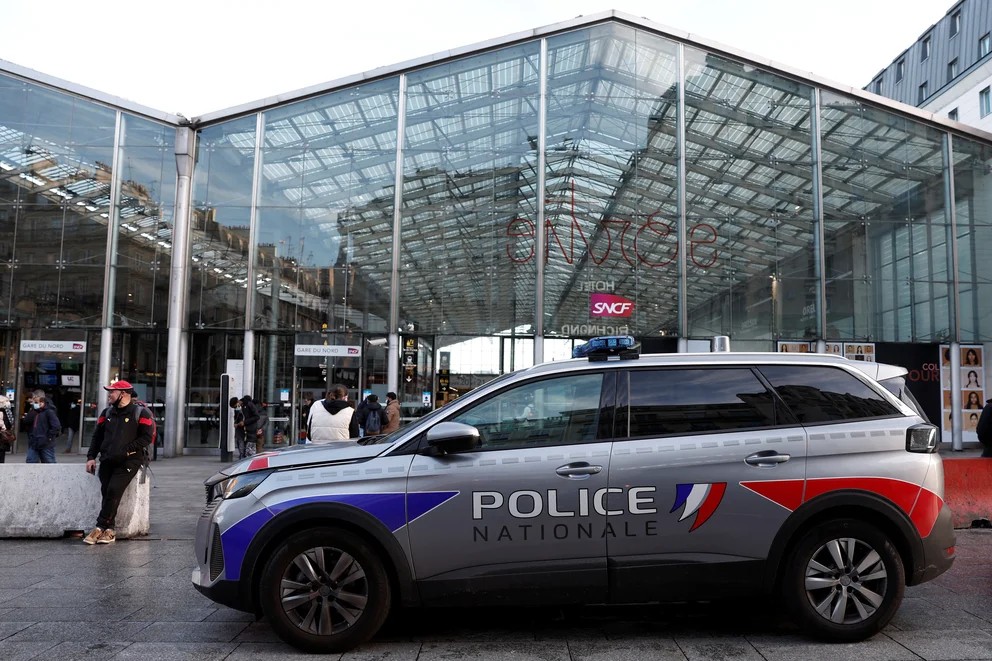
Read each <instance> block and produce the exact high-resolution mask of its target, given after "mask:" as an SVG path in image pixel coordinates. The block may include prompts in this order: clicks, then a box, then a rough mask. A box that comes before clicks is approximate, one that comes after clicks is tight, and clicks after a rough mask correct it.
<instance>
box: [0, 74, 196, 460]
mask: <svg viewBox="0 0 992 661" xmlns="http://www.w3.org/2000/svg"><path fill="white" fill-rule="evenodd" d="M174 140H175V127H174V126H170V125H167V124H165V123H163V122H159V121H153V120H150V119H147V118H144V117H139V116H136V115H133V114H130V113H127V112H123V111H119V110H116V109H113V108H110V107H108V106H106V105H103V104H100V103H96V102H94V101H90V100H87V99H83V98H80V97H77V96H75V95H72V94H68V93H65V92H61V91H57V90H53V89H49V88H46V87H44V86H42V85H38V84H34V83H32V82H28V81H25V80H21V79H17V78H14V77H12V76H6V75H0V264H2V266H3V268H0V323H2V324H3V325H5V326H7V327H8V328H10V330H9V331H8V332H5V333H4V343H5V352H6V351H10V353H9V354H5V355H6V356H7V359H6V360H5V361H4V364H3V373H2V374H0V381H2V383H3V390H4V392H5V393H8V392H9V393H10V394H15V393H16V396H15V401H16V402H20V401H23V399H24V397H25V396H26V395H27V394H28V393H30V391H31V390H34V389H36V388H40V389H42V390H44V391H46V393H47V394H48V397H49V399H50V400H51V401H52V402H53V404H54V406H55V407H56V409H57V411H58V413H59V415H60V417H62V418H63V422H64V424H69V421H70V419H71V420H73V421H76V422H79V421H80V420H81V422H82V426H81V427H80V432H81V434H80V436H79V439H80V440H81V441H82V445H83V446H85V445H86V444H87V443H88V440H89V437H90V434H91V433H92V424H93V422H94V421H95V419H96V416H97V414H98V413H99V411H100V410H101V409H102V407H103V406H104V405H105V403H106V402H105V395H106V393H105V392H104V391H103V390H102V389H101V388H100V387H99V386H100V385H101V384H100V383H99V363H100V357H101V354H104V355H106V354H109V363H110V371H111V374H110V376H111V377H112V378H118V377H119V378H126V379H128V380H130V381H131V382H132V383H133V384H134V385H135V387H136V390H137V391H138V395H139V397H141V398H142V399H143V400H147V401H149V402H150V403H153V404H154V400H155V399H161V398H162V397H164V393H163V392H162V387H163V386H164V379H165V369H166V364H165V363H166V352H165V351H164V350H162V346H163V344H162V343H163V342H164V338H165V332H166V328H167V318H168V304H169V297H168V291H169V273H170V268H171V259H170V256H171V249H172V245H171V240H172V223H173V220H174V209H173V205H174V203H175V181H176V176H175V159H174V156H173V144H174ZM107 293H109V296H108V295H106V294H107ZM107 327H109V328H112V329H114V332H113V334H112V335H111V341H110V344H109V346H104V345H103V343H102V340H103V338H102V336H101V332H100V330H101V329H103V328H107ZM15 375H17V376H15ZM73 405H75V406H73ZM80 411H82V414H80ZM79 446H80V443H79V441H76V442H74V444H73V449H74V450H78V448H79Z"/></svg>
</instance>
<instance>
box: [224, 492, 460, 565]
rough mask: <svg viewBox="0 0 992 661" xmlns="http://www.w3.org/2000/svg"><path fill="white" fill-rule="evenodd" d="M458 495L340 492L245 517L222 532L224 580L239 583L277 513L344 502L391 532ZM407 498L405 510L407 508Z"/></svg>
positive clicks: (299, 500) (295, 501)
mask: <svg viewBox="0 0 992 661" xmlns="http://www.w3.org/2000/svg"><path fill="white" fill-rule="evenodd" d="M457 495H458V492H457V491H427V492H422V493H417V492H415V493H410V494H402V493H341V494H328V495H324V496H308V497H306V498H295V499H293V500H287V501H285V502H282V503H275V504H273V505H272V506H271V507H269V508H267V509H263V510H259V511H258V512H255V513H254V514H251V515H249V516H246V517H245V518H243V519H241V520H240V521H238V522H237V523H235V524H234V525H232V526H231V527H230V528H228V529H227V530H225V531H224V532H223V533H221V544H222V545H223V547H224V574H225V576H224V578H225V579H226V580H228V581H237V580H238V579H240V578H241V566H242V563H243V562H244V559H245V552H246V551H247V550H248V545H249V544H251V540H253V539H254V538H255V535H257V534H258V531H259V530H261V529H262V527H263V526H265V524H266V523H268V522H269V521H271V520H272V519H273V518H275V517H276V516H277V515H278V514H280V513H282V512H285V511H286V510H288V509H291V508H293V507H298V506H300V505H306V504H309V503H343V504H345V505H350V506H352V507H356V508H358V509H360V510H362V511H364V512H367V513H368V514H371V515H372V516H374V517H375V518H376V519H378V520H379V521H380V522H381V523H382V524H383V525H384V526H385V527H386V528H387V529H388V530H389V531H390V532H392V533H395V532H396V531H397V530H399V529H400V528H402V527H403V526H405V525H406V522H407V520H410V521H413V520H414V519H416V518H418V517H421V516H423V515H424V514H427V513H428V512H430V511H431V510H433V509H434V508H436V507H439V506H441V505H443V504H444V503H446V502H447V501H449V500H451V499H452V498H454V497H455V496H457ZM404 496H405V499H406V508H405V509H404Z"/></svg>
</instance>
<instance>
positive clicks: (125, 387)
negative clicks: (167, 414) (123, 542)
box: [83, 381, 155, 544]
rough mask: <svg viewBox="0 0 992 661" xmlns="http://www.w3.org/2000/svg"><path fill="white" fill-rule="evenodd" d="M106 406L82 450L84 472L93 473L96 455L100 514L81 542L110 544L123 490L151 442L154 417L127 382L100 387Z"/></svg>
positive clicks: (112, 540)
mask: <svg viewBox="0 0 992 661" xmlns="http://www.w3.org/2000/svg"><path fill="white" fill-rule="evenodd" d="M103 389H104V390H106V391H107V393H108V394H107V403H108V406H107V408H106V409H104V410H103V412H102V413H101V414H100V417H99V418H98V419H97V422H96V429H95V430H94V431H93V439H92V440H91V441H90V449H89V451H88V452H87V453H86V472H87V473H89V474H91V475H92V474H94V473H96V472H97V470H96V458H97V456H99V457H100V471H99V474H98V476H99V478H100V495H101V496H102V497H103V500H102V502H101V504H100V514H99V515H98V516H97V518H96V527H95V528H93V530H91V531H90V533H89V534H88V535H86V537H85V538H83V541H84V542H85V543H87V544H112V543H113V542H114V541H116V539H117V535H116V534H115V533H114V522H115V519H116V517H117V508H118V507H119V506H120V504H121V498H122V497H123V496H124V491H125V490H127V487H128V485H129V484H131V480H132V479H134V476H135V475H137V474H138V471H139V470H140V469H141V467H142V466H144V465H146V464H147V462H148V446H150V445H151V444H152V443H154V442H155V419H154V418H153V417H152V412H151V411H149V410H148V409H147V408H146V407H145V406H142V405H141V404H139V403H138V401H137V400H136V399H135V397H134V388H133V387H132V386H131V384H130V383H128V382H127V381H114V382H113V383H111V384H110V385H109V386H104V387H103Z"/></svg>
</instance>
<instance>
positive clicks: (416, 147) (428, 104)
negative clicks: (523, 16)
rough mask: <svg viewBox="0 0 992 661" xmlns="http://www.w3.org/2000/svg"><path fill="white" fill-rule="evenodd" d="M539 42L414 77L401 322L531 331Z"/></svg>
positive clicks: (407, 139)
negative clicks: (530, 247)
mask: <svg viewBox="0 0 992 661" xmlns="http://www.w3.org/2000/svg"><path fill="white" fill-rule="evenodd" d="M538 68H539V44H538V42H531V43H528V44H524V45H521V46H514V47H510V48H503V49H500V50H496V51H493V52H490V53H484V54H481V55H476V56H473V57H469V58H465V59H462V60H459V61H455V62H450V63H446V64H442V65H439V66H434V67H429V68H427V69H424V70H421V71H416V72H412V73H410V74H409V76H408V78H407V118H406V132H405V135H404V153H403V156H404V162H403V174H404V183H403V209H402V228H401V232H402V236H401V239H400V244H401V257H400V272H401V274H400V281H401V283H402V287H401V290H400V292H399V296H400V325H401V326H406V325H409V326H410V327H412V328H415V329H416V330H417V331H418V332H430V333H440V334H455V335H475V334H480V335H481V334H494V333H500V332H509V333H514V334H529V333H533V325H534V290H535V283H534V274H535V272H536V270H535V265H534V260H533V259H529V260H528V257H527V255H528V254H529V253H528V251H527V248H524V247H521V246H519V245H518V242H519V241H521V240H527V236H528V235H529V236H530V237H532V236H533V232H534V226H535V223H536V221H537V214H536V207H535V204H536V200H535V196H536V194H537V174H536V169H535V168H536V163H537V151H536V149H537V135H538V116H537V113H538V108H539V96H538V92H539V88H538Z"/></svg>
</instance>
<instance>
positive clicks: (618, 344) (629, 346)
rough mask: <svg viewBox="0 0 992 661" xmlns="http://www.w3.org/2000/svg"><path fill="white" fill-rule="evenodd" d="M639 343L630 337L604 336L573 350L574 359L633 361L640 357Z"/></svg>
mask: <svg viewBox="0 0 992 661" xmlns="http://www.w3.org/2000/svg"><path fill="white" fill-rule="evenodd" d="M640 355H641V354H640V352H639V351H638V347H637V342H636V341H635V340H634V338H633V337H631V336H630V335H603V336H600V337H594V338H592V339H591V340H589V341H588V342H586V343H585V344H580V345H579V346H577V347H573V348H572V358H588V359H589V360H590V361H595V360H631V359H634V358H639V357H640Z"/></svg>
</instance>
